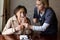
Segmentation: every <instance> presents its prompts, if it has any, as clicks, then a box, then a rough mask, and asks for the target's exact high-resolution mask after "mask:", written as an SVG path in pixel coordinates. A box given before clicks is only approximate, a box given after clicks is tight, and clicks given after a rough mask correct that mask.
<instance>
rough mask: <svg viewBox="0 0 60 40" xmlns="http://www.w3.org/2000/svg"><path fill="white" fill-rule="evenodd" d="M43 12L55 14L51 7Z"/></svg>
mask: <svg viewBox="0 0 60 40" xmlns="http://www.w3.org/2000/svg"><path fill="white" fill-rule="evenodd" d="M45 13H46V15H50V14H51V15H52V14H55V12H54V10H53V9H52V8H51V7H48V8H46V9H45Z"/></svg>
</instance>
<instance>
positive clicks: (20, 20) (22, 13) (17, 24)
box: [2, 5, 31, 40]
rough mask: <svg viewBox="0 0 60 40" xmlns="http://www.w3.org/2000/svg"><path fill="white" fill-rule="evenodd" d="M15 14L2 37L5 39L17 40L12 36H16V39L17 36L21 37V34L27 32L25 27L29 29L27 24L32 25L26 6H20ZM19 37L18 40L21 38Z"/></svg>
mask: <svg viewBox="0 0 60 40" xmlns="http://www.w3.org/2000/svg"><path fill="white" fill-rule="evenodd" d="M14 14H15V15H14V16H12V17H11V18H9V20H8V22H7V24H6V25H5V28H4V29H3V32H2V35H5V36H4V37H5V39H7V40H15V39H16V38H13V37H12V36H11V35H12V34H13V35H14V37H16V36H17V35H18V36H20V34H25V33H26V32H25V31H24V29H25V27H27V26H26V25H25V23H27V24H31V23H30V20H29V19H28V18H27V17H26V14H27V9H26V8H25V7H24V6H21V5H19V6H18V7H16V8H15V10H14ZM24 26H25V27H24ZM27 33H29V32H27ZM18 36H17V38H19V37H18Z"/></svg>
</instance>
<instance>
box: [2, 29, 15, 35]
mask: <svg viewBox="0 0 60 40" xmlns="http://www.w3.org/2000/svg"><path fill="white" fill-rule="evenodd" d="M14 32H15V30H14V28H9V29H7V30H6V31H4V32H2V35H9V34H13V33H14Z"/></svg>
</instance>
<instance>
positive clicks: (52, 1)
mask: <svg viewBox="0 0 60 40" xmlns="http://www.w3.org/2000/svg"><path fill="white" fill-rule="evenodd" d="M49 5H50V6H51V7H52V8H53V9H54V11H55V12H56V15H57V18H58V36H60V35H59V33H60V30H59V29H60V0H49ZM58 38H59V37H58Z"/></svg>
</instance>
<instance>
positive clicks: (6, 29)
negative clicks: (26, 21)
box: [2, 18, 15, 35]
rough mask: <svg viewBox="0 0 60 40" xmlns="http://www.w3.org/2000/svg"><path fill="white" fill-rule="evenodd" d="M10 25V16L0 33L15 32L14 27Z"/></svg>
mask: <svg viewBox="0 0 60 40" xmlns="http://www.w3.org/2000/svg"><path fill="white" fill-rule="evenodd" d="M10 26H11V18H10V19H9V20H8V22H7V24H6V25H5V28H4V29H3V32H2V35H9V34H13V33H14V32H15V29H14V28H10Z"/></svg>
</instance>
